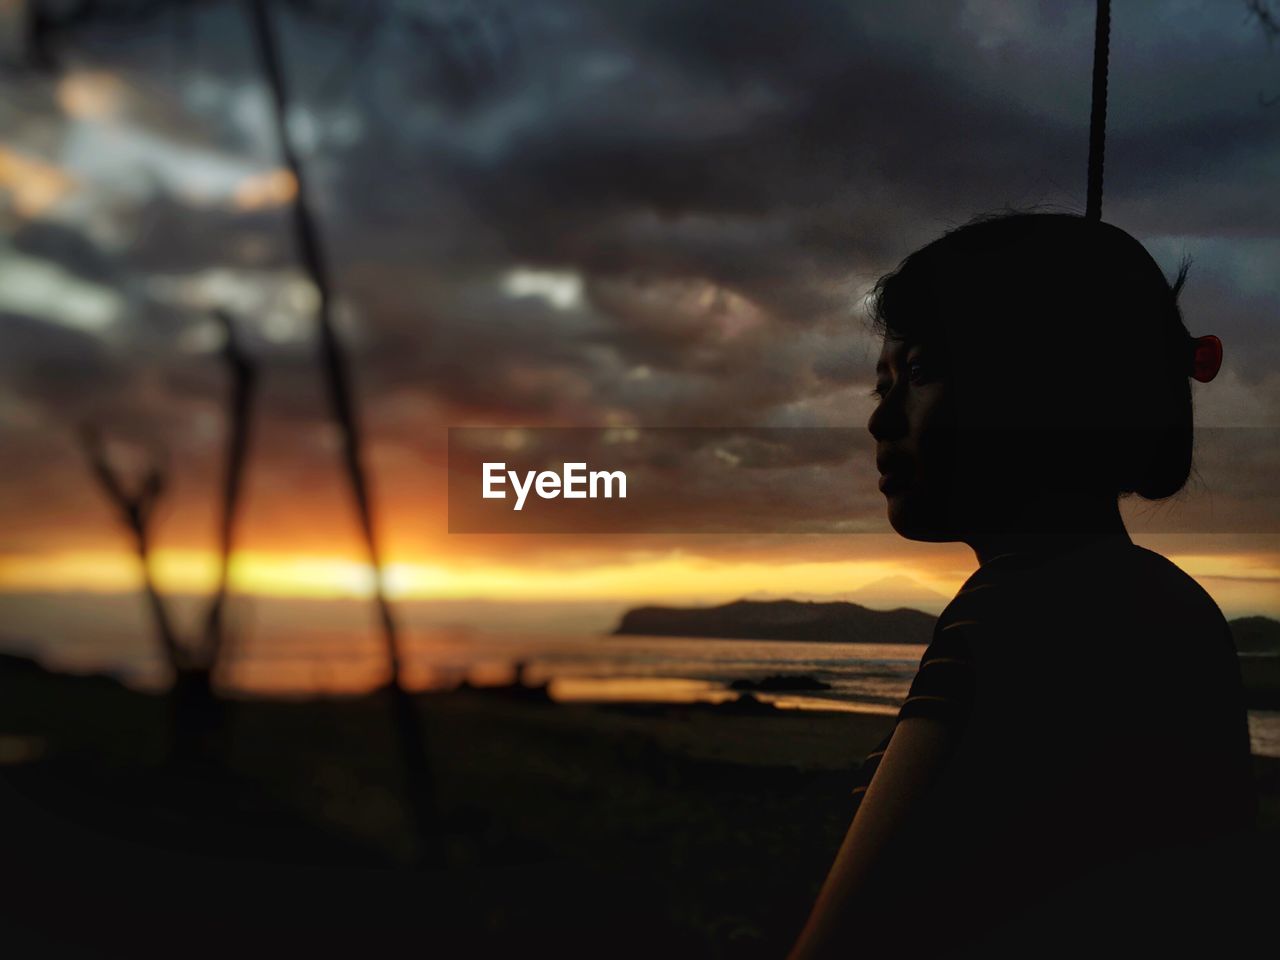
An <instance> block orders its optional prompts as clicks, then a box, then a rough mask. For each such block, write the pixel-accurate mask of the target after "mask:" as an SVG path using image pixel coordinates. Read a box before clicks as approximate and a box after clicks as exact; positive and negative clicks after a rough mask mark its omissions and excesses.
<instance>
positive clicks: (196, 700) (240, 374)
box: [81, 312, 257, 764]
mask: <svg viewBox="0 0 1280 960" xmlns="http://www.w3.org/2000/svg"><path fill="white" fill-rule="evenodd" d="M217 317H218V320H219V322H220V323H221V324H222V327H223V331H224V335H225V341H224V345H223V350H222V356H223V360H224V361H225V363H226V365H227V369H228V370H229V372H230V374H231V377H230V379H231V388H230V392H229V394H228V416H227V421H228V429H227V442H226V449H225V461H224V465H223V482H222V509H221V514H220V517H219V523H218V548H219V549H218V557H219V564H218V580H217V584H216V587H215V589H214V593H213V595H212V597H211V598H210V600H209V605H208V609H207V612H206V614H205V618H204V633H203V636H202V637H201V638H200V639H199V640H197V641H195V642H183V641H182V640H181V639H180V638H179V636H178V633H177V631H176V630H175V629H174V626H173V618H172V617H171V616H170V614H169V610H168V606H167V604H166V603H165V600H164V597H163V595H162V594H161V593H160V590H159V588H158V587H157V586H156V582H155V575H154V570H153V567H152V562H151V546H152V520H153V518H154V515H155V507H156V504H157V502H158V501H159V499H160V497H161V496H162V495H163V494H164V492H165V490H166V489H167V488H168V486H169V482H168V476H167V471H166V469H165V467H164V466H163V464H162V463H161V462H159V461H160V460H161V459H162V458H159V457H155V456H153V458H152V461H151V463H150V464H149V465H148V466H147V468H146V470H145V471H144V472H143V476H142V478H141V480H140V481H139V482H138V483H137V484H136V485H134V487H133V489H131V488H130V485H129V484H128V483H127V482H126V481H125V479H124V478H123V476H122V475H121V473H120V471H119V470H118V469H117V468H116V466H115V465H114V464H112V462H111V459H110V457H109V455H108V453H107V449H106V445H105V444H104V443H103V440H102V435H101V433H100V431H99V428H98V427H97V426H96V425H92V424H90V425H86V426H84V427H83V428H82V430H81V444H82V446H83V448H84V451H85V455H86V457H87V458H88V461H89V465H90V468H91V469H92V471H93V474H94V476H95V478H96V479H97V480H98V483H99V485H100V486H101V487H102V489H103V491H104V492H105V493H106V495H107V497H108V498H109V499H110V500H111V501H112V503H114V504H115V506H116V508H117V510H118V511H119V515H120V519H121V521H122V522H123V523H124V525H125V526H126V527H127V528H128V530H129V532H130V533H131V535H132V537H133V545H134V550H135V551H136V553H137V554H138V560H139V563H140V565H141V568H142V581H143V590H144V592H145V594H146V597H147V606H148V608H149V610H150V611H151V618H152V621H153V623H154V625H155V631H156V637H157V639H158V641H159V644H160V649H161V653H162V655H163V657H164V661H165V662H166V663H167V664H168V666H169V669H170V671H171V672H172V674H173V686H172V688H171V701H172V706H173V748H172V758H173V759H174V760H176V761H178V762H180V763H184V764H192V763H202V762H206V761H208V760H210V759H211V758H212V755H213V753H214V751H215V749H216V741H217V737H218V735H219V733H220V731H221V714H222V710H221V703H220V701H219V700H218V698H217V697H216V696H215V692H214V689H213V683H214V677H215V674H216V671H217V669H218V666H219V664H220V662H221V660H222V655H223V652H224V651H225V649H226V643H225V639H226V636H225V635H226V629H225V620H224V616H223V612H224V608H225V606H226V599H227V592H228V573H229V569H230V563H231V555H232V553H233V551H234V546H235V531H236V526H237V519H238V516H239V507H240V491H241V487H242V485H243V478H244V471H245V464H246V462H247V452H248V447H249V432H250V421H251V417H250V412H251V409H252V406H253V395H254V392H255V387H256V384H257V370H256V368H255V366H254V364H253V363H252V361H251V360H250V359H249V357H248V355H247V354H246V353H245V352H244V350H243V349H242V348H241V346H240V343H239V340H238V338H237V336H236V331H235V325H234V324H233V323H232V321H231V318H230V317H229V316H227V315H226V314H225V313H221V312H219V313H218V314H217Z"/></svg>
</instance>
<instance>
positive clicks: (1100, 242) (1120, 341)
mask: <svg viewBox="0 0 1280 960" xmlns="http://www.w3.org/2000/svg"><path fill="white" fill-rule="evenodd" d="M1185 277H1186V265H1185V264H1184V265H1183V267H1182V269H1181V270H1180V271H1179V274H1178V277H1177V279H1176V280H1175V282H1174V283H1172V284H1170V283H1169V281H1168V280H1167V279H1166V278H1165V276H1164V274H1163V273H1162V272H1161V270H1160V268H1159V266H1158V265H1157V264H1156V262H1155V261H1154V260H1153V259H1152V258H1151V255H1150V254H1149V253H1147V251H1146V250H1145V249H1144V248H1143V246H1142V244H1140V243H1139V242H1138V241H1137V240H1135V239H1134V238H1133V237H1131V236H1130V235H1129V234H1127V233H1125V232H1124V231H1123V230H1120V229H1119V228H1117V227H1114V226H1111V225H1110V224H1106V223H1100V222H1097V221H1089V220H1085V219H1084V218H1083V217H1080V216H1075V215H1072V214H1061V213H1012V214H1002V215H995V216H987V217H982V218H979V219H977V220H974V221H972V222H970V223H968V224H965V225H964V226H962V227H959V228H957V229H955V230H952V231H950V232H948V233H946V234H944V235H943V236H942V237H940V238H939V239H937V240H935V241H933V242H932V243H930V244H928V245H927V246H925V247H923V248H921V249H920V250H917V251H916V252H915V253H913V254H911V256H909V257H907V259H906V260H904V261H903V262H902V263H901V264H900V265H899V266H898V268H897V269H896V270H894V271H893V272H892V273H889V274H888V275H886V276H884V277H882V278H881V279H880V281H879V282H878V283H877V284H876V286H875V288H874V290H873V292H872V296H871V298H870V304H869V305H870V308H871V309H870V313H871V319H872V321H873V324H874V328H875V329H876V330H877V331H878V332H879V333H881V334H884V335H886V336H889V337H893V338H895V339H902V340H906V341H908V342H912V343H921V344H924V345H926V350H925V355H927V354H928V353H929V352H930V350H929V348H932V352H933V353H934V354H935V355H940V358H941V359H942V362H944V363H945V364H946V365H947V367H948V371H947V372H948V376H949V379H950V380H951V381H952V382H954V383H955V384H956V386H957V389H958V391H959V396H960V399H961V401H962V403H963V404H964V405H965V406H964V408H965V410H967V411H968V413H969V415H971V416H972V415H974V414H976V420H970V421H969V423H970V425H973V424H975V423H977V424H978V425H980V426H981V427H984V428H985V427H988V426H995V427H998V428H1000V429H1009V428H1013V429H1018V430H1025V431H1031V432H1032V434H1038V435H1042V436H1047V435H1052V434H1047V433H1045V431H1055V430H1065V431H1067V432H1068V433H1070V434H1071V436H1072V437H1074V438H1075V441H1076V443H1078V444H1079V446H1076V447H1075V448H1074V449H1078V450H1080V451H1082V455H1083V457H1084V458H1085V459H1086V460H1087V464H1088V466H1089V467H1090V469H1091V471H1092V472H1091V473H1090V476H1092V477H1095V478H1096V479H1097V480H1098V482H1101V483H1103V484H1104V485H1107V486H1108V488H1112V489H1114V490H1115V492H1116V493H1117V494H1128V493H1138V494H1139V495H1141V496H1143V497H1145V498H1147V499H1150V500H1158V499H1163V498H1166V497H1171V496H1173V495H1174V494H1175V493H1177V492H1178V491H1179V490H1180V489H1182V486H1183V485H1184V484H1185V483H1186V481H1187V477H1188V476H1189V474H1190V471H1191V447H1192V414H1191V385H1190V381H1189V376H1190V372H1191V365H1190V358H1191V355H1192V353H1191V352H1192V340H1191V337H1190V334H1189V333H1188V332H1187V329H1186V327H1185V325H1184V324H1183V322H1182V316H1181V313H1180V311H1179V309H1178V302H1177V301H1178V293H1179V291H1180V290H1181V288H1182V283H1183V281H1184V279H1185ZM1032 434H1028V436H1031V435H1032Z"/></svg>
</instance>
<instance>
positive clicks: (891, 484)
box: [880, 473, 910, 494]
mask: <svg viewBox="0 0 1280 960" xmlns="http://www.w3.org/2000/svg"><path fill="white" fill-rule="evenodd" d="M909 485H910V484H909V483H908V482H907V479H906V478H905V477H903V476H902V475H901V474H897V473H886V474H882V475H881V477H880V492H881V493H884V494H890V493H897V492H898V491H899V490H904V489H906V488H907V487H908V486H909Z"/></svg>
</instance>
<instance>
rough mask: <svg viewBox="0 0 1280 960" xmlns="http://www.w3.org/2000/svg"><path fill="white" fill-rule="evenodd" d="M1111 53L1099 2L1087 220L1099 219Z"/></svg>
mask: <svg viewBox="0 0 1280 960" xmlns="http://www.w3.org/2000/svg"><path fill="white" fill-rule="evenodd" d="M1110 53H1111V0H1098V19H1097V22H1096V23H1095V25H1094V31H1093V105H1092V106H1091V107H1090V109H1089V188H1088V194H1087V196H1088V199H1087V200H1086V202H1085V208H1084V216H1085V219H1086V220H1101V219H1102V161H1103V157H1104V154H1105V153H1106V147H1107V61H1108V60H1109V59H1110Z"/></svg>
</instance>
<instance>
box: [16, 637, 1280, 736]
mask: <svg viewBox="0 0 1280 960" xmlns="http://www.w3.org/2000/svg"><path fill="white" fill-rule="evenodd" d="M405 643H406V646H407V652H408V656H407V657H406V658H405V659H406V667H405V678H406V681H407V682H408V683H409V684H410V685H411V686H413V687H415V688H449V687H453V686H456V685H457V684H458V683H460V682H462V681H463V680H466V681H468V682H470V683H472V684H475V685H481V686H483V685H486V684H503V683H508V682H510V681H511V680H512V679H513V677H514V676H515V671H516V669H517V666H516V665H517V664H520V665H522V666H521V667H520V668H519V669H522V671H523V677H524V679H525V681H526V682H529V683H541V682H543V681H545V682H547V683H548V684H549V690H550V693H551V695H552V696H553V697H554V698H555V699H558V700H564V701H572V700H587V701H592V700H595V701H599V700H661V701H672V702H692V701H706V702H722V701H724V700H730V699H733V698H734V697H736V696H737V693H736V692H735V691H733V690H731V689H730V688H729V684H730V683H732V682H733V681H734V680H740V679H745V680H754V681H759V680H761V679H763V678H765V677H768V676H770V675H772V674H790V675H796V674H802V675H805V676H808V677H812V678H814V679H816V680H819V681H822V682H823V683H825V684H828V685H829V687H828V688H827V689H823V690H817V691H805V692H803V693H799V692H797V693H763V692H757V693H756V695H757V696H758V697H759V698H760V699H762V700H768V701H770V702H773V703H775V704H776V705H778V706H779V707H784V708H790V709H823V710H832V709H835V710H849V711H855V712H874V713H882V714H889V715H892V714H893V713H896V711H897V706H898V704H899V703H901V701H902V699H903V698H904V697H905V696H906V692H907V688H908V686H909V685H910V683H911V678H912V677H913V676H914V674H915V671H916V668H917V666H918V664H919V662H920V657H921V655H922V654H923V653H924V647H923V646H922V645H916V644H865V643H802V642H790V641H769V640H712V639H706V638H683V637H641V636H625V637H617V636H610V635H607V634H605V633H603V632H594V631H576V632H575V631H567V630H559V631H547V630H528V631H521V630H518V629H496V630H495V629H475V628H471V627H467V626H461V625H455V626H429V627H418V628H414V629H409V630H407V631H406V632H405ZM6 646H11V645H10V644H6ZM34 647H35V648H34V649H33V648H32V645H30V644H28V645H27V647H26V649H25V650H23V651H17V650H14V651H12V652H26V653H29V654H32V655H35V656H37V657H38V658H39V659H41V660H43V661H44V662H46V663H48V664H49V665H50V666H54V667H58V668H62V669H71V670H105V671H109V672H113V673H115V674H117V675H119V676H121V677H122V679H125V680H126V681H127V682H130V683H132V684H133V685H135V686H139V687H143V688H148V687H156V686H159V685H160V684H162V683H163V681H164V671H163V669H162V667H161V664H160V663H159V661H158V660H157V659H156V658H155V657H154V655H153V653H152V651H151V649H150V647H149V646H147V645H145V644H130V645H129V646H128V647H121V646H120V645H118V644H115V645H110V644H104V643H84V642H82V643H66V642H63V643H48V642H43V643H36V644H35V645H34ZM385 677H386V674H385V666H384V659H383V656H382V650H381V647H380V645H379V642H378V638H377V635H376V634H375V633H374V632H373V631H372V630H359V629H353V625H352V624H350V623H348V622H338V623H336V624H335V625H334V626H333V627H331V628H325V627H323V626H320V625H317V624H316V623H314V622H312V623H310V624H308V625H307V626H306V627H304V628H301V629H278V630H271V631H270V632H266V631H263V630H261V629H259V630H255V631H253V632H252V633H251V634H249V635H246V636H244V637H242V638H240V639H239V640H238V641H237V642H236V643H235V644H234V645H233V646H232V648H231V649H230V656H229V657H228V662H227V664H226V667H225V669H224V670H222V672H221V673H220V675H219V681H220V683H221V685H222V686H223V687H224V688H225V689H227V690H228V691H231V692H235V693H240V694H249V695H275V696H313V695H316V694H343V693H355V692H360V691H364V690H369V689H371V688H373V687H375V686H377V685H379V684H380V683H382V682H383V681H384V680H385ZM1249 723H1250V733H1251V738H1252V741H1253V750H1254V752H1255V753H1258V754H1264V755H1268V756H1280V712H1278V711H1251V712H1250V716H1249Z"/></svg>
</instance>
